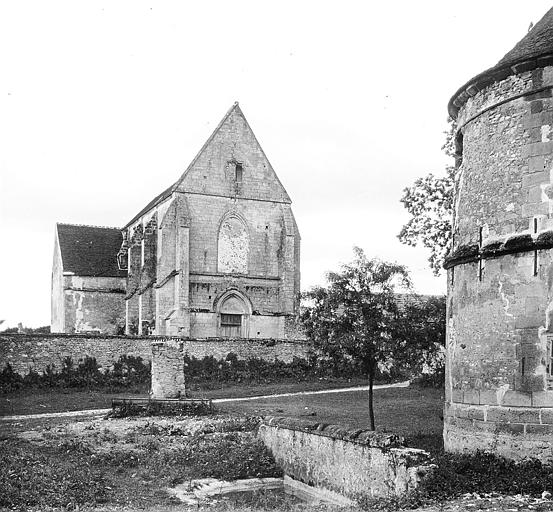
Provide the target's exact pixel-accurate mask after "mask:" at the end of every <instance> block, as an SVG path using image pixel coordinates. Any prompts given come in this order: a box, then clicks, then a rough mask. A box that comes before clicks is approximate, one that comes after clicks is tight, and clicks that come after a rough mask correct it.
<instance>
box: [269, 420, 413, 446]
mask: <svg viewBox="0 0 553 512" xmlns="http://www.w3.org/2000/svg"><path fill="white" fill-rule="evenodd" d="M261 424H262V425H265V426H268V427H275V428H285V429H288V430H295V431H297V432H306V433H308V434H314V435H318V436H324V437H330V438H332V439H340V440H342V441H348V442H351V443H355V444H360V445H364V446H369V447H371V448H380V449H389V448H405V439H404V438H403V437H402V436H398V435H397V434H388V433H385V432H375V431H373V430H366V429H348V428H344V427H341V426H339V425H330V424H328V423H321V422H317V421H313V420H308V419H303V418H290V417H284V416H280V417H278V416H265V417H264V418H262V419H261ZM409 450H415V449H414V448H413V449H409ZM420 451H421V452H422V450H420Z"/></svg>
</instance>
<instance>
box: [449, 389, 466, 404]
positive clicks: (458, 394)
mask: <svg viewBox="0 0 553 512" xmlns="http://www.w3.org/2000/svg"><path fill="white" fill-rule="evenodd" d="M451 400H452V401H453V402H455V403H461V404H462V403H463V390H461V389H453V390H452V391H451Z"/></svg>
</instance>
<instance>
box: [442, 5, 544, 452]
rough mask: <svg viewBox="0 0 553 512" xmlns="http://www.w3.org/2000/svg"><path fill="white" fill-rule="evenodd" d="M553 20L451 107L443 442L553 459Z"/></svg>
mask: <svg viewBox="0 0 553 512" xmlns="http://www.w3.org/2000/svg"><path fill="white" fill-rule="evenodd" d="M552 92H553V9H551V10H550V11H549V12H548V13H547V14H546V15H545V16H544V17H543V18H542V20H541V21H540V22H539V23H537V24H536V25H535V26H534V28H533V29H532V30H531V31H530V32H528V34H527V35H526V36H525V37H524V38H523V39H522V40H521V41H520V42H519V43H518V44H517V45H516V46H515V47H514V48H513V49H512V50H511V51H510V52H509V53H507V55H505V57H503V59H501V60H500V61H499V62H498V64H497V65H496V66H494V67H493V68H491V69H488V70H487V71H484V72H483V73H481V74H479V75H478V76H476V77H474V78H473V79H472V80H470V81H469V82H468V83H466V84H465V85H464V86H463V87H461V88H460V89H459V90H458V91H457V92H456V93H455V95H454V96H453V98H452V99H451V101H450V103H449V112H450V115H451V116H452V117H453V118H454V119H456V121H457V134H456V145H457V172H456V192H455V203H454V204H455V212H454V223H453V245H452V249H451V252H450V253H449V256H448V258H447V260H446V264H445V267H446V268H447V274H448V276H447V279H448V293H447V296H448V303H447V322H448V323H447V329H448V333H447V368H446V404H445V413H444V442H445V447H446V449H447V450H450V451H475V450H488V451H493V452H495V453H497V454H499V455H503V456H506V457H508V458H513V459H519V458H524V457H537V458H539V459H542V460H548V459H549V460H551V459H553V354H552V349H551V346H552V340H553V98H552Z"/></svg>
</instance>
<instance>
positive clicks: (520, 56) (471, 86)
mask: <svg viewBox="0 0 553 512" xmlns="http://www.w3.org/2000/svg"><path fill="white" fill-rule="evenodd" d="M552 64H553V7H552V8H551V9H549V11H547V13H546V14H545V15H544V16H543V18H542V19H541V20H540V21H538V23H536V24H535V25H534V27H532V29H531V30H530V31H529V32H528V33H527V34H526V35H525V36H524V37H523V38H522V39H521V40H520V41H519V42H518V43H517V44H516V45H515V47H514V48H513V49H512V50H510V51H509V52H507V53H506V54H505V56H504V57H503V58H502V59H501V60H500V61H499V62H498V63H497V64H496V65H495V66H493V67H491V68H489V69H487V70H485V71H483V72H482V73H480V74H479V75H476V76H475V77H474V78H472V79H471V80H469V81H468V82H467V83H466V84H465V85H463V86H462V87H461V88H460V89H459V90H458V91H457V92H456V93H455V94H454V95H453V97H452V98H451V100H449V104H448V110H449V115H450V116H451V117H453V118H455V117H457V113H458V112H459V109H460V108H461V107H462V106H463V104H464V103H465V102H466V100H467V99H468V98H469V97H470V96H474V94H476V92H477V91H479V90H482V89H484V88H485V87H487V86H488V85H490V84H492V83H494V82H498V81H501V80H504V79H505V78H507V77H508V76H510V75H514V74H517V73H521V72H523V71H530V70H532V69H535V68H538V67H545V66H547V65H552Z"/></svg>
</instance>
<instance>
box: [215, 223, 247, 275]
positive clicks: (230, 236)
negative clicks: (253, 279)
mask: <svg viewBox="0 0 553 512" xmlns="http://www.w3.org/2000/svg"><path fill="white" fill-rule="evenodd" d="M248 252H249V240H248V231H247V229H246V225H245V224H244V222H243V221H242V219H241V218H240V217H238V216H236V215H229V216H228V217H226V218H225V219H224V220H223V222H222V223H221V227H220V228H219V240H218V244H217V269H218V270H219V272H224V273H227V274H247V273H248Z"/></svg>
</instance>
